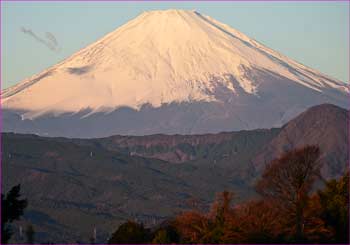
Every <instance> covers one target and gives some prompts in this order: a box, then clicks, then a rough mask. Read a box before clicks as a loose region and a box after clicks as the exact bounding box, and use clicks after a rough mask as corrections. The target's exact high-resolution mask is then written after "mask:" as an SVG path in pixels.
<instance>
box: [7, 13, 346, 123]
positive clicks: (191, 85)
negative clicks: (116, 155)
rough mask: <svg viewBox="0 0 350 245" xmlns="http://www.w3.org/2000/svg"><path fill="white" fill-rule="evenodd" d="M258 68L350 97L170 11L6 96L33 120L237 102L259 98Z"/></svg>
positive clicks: (207, 23)
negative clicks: (224, 96) (220, 91)
mask: <svg viewBox="0 0 350 245" xmlns="http://www.w3.org/2000/svg"><path fill="white" fill-rule="evenodd" d="M253 69H260V70H262V69H263V70H267V71H273V72H274V73H276V74H278V75H280V76H283V77H286V78H288V79H290V80H293V81H295V82H297V83H300V84H302V85H304V86H307V87H309V88H311V89H313V90H317V91H322V89H323V88H324V87H335V88H337V89H340V90H344V91H347V87H346V86H344V85H343V84H342V83H341V82H337V81H334V80H331V79H329V78H327V77H325V76H324V75H322V74H320V73H319V72H316V71H314V70H311V69H309V68H307V67H304V66H302V65H300V64H298V63H296V62H294V61H292V60H290V59H288V58H287V57H285V56H283V55H281V54H279V53H277V52H274V51H273V50H271V49H269V48H267V47H265V46H263V45H261V44H259V43H258V42H256V41H255V40H252V39H250V38H249V37H247V36H246V35H244V34H243V33H241V32H239V31H237V30H235V29H233V28H231V27H229V26H227V25H225V24H222V23H220V22H218V21H216V20H214V19H212V18H210V17H208V16H204V15H201V14H199V13H198V12H196V11H185V10H165V11H149V12H144V13H142V14H141V15H139V16H138V17H137V18H135V19H133V20H131V21H129V22H128V23H126V24H125V25H123V26H121V27H120V28H118V29H116V30H115V31H113V32H111V33H109V34H107V35H106V36H105V37H103V38H102V39H100V40H99V41H97V42H95V43H93V44H91V45H90V46H88V47H86V48H84V49H82V50H81V51H79V52H77V53H76V54H74V55H72V56H71V57H69V58H68V59H66V60H65V61H63V62H62V63H60V64H57V65H55V66H53V67H52V68H50V69H48V70H45V71H43V72H42V73H40V74H38V75H36V76H33V77H31V78H29V79H26V80H24V81H23V82H21V83H19V84H18V85H15V86H13V87H11V88H9V89H6V90H4V91H3V94H2V96H3V97H2V98H3V107H4V108H11V109H19V110H28V111H30V112H29V115H31V116H32V117H33V116H35V115H40V114H42V113H45V112H48V111H54V112H74V111H79V110H81V109H84V108H90V109H92V110H108V109H115V108H118V107H121V106H128V107H131V108H135V109H138V108H140V106H142V105H144V104H151V105H152V106H154V107H159V106H161V105H162V104H165V103H172V102H186V101H187V102H188V101H217V100H220V98H218V97H217V96H216V95H215V91H216V89H217V88H218V87H225V88H227V89H228V90H230V91H231V92H232V94H233V95H236V96H238V95H239V91H238V90H243V91H244V92H245V93H248V94H252V95H256V96H258V95H259V85H260V84H259V81H256V80H254V79H252V78H251V77H249V71H250V70H253ZM232 77H233V78H234V79H235V80H236V81H237V83H236V84H233V83H232V79H231V78H232ZM52 91H54V93H53V92H52Z"/></svg>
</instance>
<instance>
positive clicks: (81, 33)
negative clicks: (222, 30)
mask: <svg viewBox="0 0 350 245" xmlns="http://www.w3.org/2000/svg"><path fill="white" fill-rule="evenodd" d="M169 8H176V9H196V10H197V11H198V12H200V13H203V14H206V15H210V16H211V17H213V18H215V19H217V20H219V21H221V22H223V23H225V24H228V25H230V26H232V27H233V28H235V29H238V30H239V31H241V32H243V33H245V34H247V35H248V36H250V37H252V38H254V39H256V40H258V41H259V42H261V43H263V44H265V45H267V46H269V47H270V48H272V49H275V50H277V51H279V52H282V53H283V54H285V55H287V56H289V57H290V58H293V59H295V60H297V61H299V62H301V63H303V64H305V65H307V66H310V67H312V68H315V69H317V70H319V71H321V72H323V73H326V74H328V75H331V76H333V77H335V78H338V79H340V80H342V81H348V80H349V46H348V45H349V2H299V3H297V2H246V3H243V2H27V3H25V2H2V8H1V28H2V29H1V30H2V33H1V43H2V50H1V51H2V52H1V59H2V74H1V75H2V88H6V87H8V86H11V85H13V84H15V83H17V82H19V81H20V80H21V79H23V78H26V77H29V76H31V75H34V74H36V73H37V72H40V71H41V70H43V69H45V68H47V67H49V66H51V65H54V64H56V63H57V62H59V61H61V60H63V59H64V58H66V57H68V56H69V55H71V54H72V53H74V52H76V51H78V50H79V49H81V48H83V47H85V46H86V45H88V44H90V43H92V42H93V41H95V40H97V39H99V38H100V37H102V36H103V35H104V34H106V33H108V32H110V31H113V30H114V29H116V28H117V27H119V26H120V25H122V24H124V23H126V22H127V21H128V20H130V19H132V18H134V17H136V16H137V15H138V14H140V13H142V12H143V11H147V10H152V9H169ZM22 27H24V28H26V29H31V30H32V31H33V32H34V33H35V34H36V35H37V36H39V37H40V38H44V37H45V33H46V32H50V33H52V34H54V36H55V37H56V39H57V40H58V43H59V46H60V51H59V52H55V51H52V50H50V49H49V48H48V47H46V46H45V45H44V44H43V43H40V42H38V41H37V40H35V39H34V38H33V37H31V36H29V35H28V34H25V33H23V32H21V28H22Z"/></svg>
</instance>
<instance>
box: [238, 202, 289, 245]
mask: <svg viewBox="0 0 350 245" xmlns="http://www.w3.org/2000/svg"><path fill="white" fill-rule="evenodd" d="M236 213H237V216H238V224H239V227H240V235H241V240H240V243H265V244H268V243H277V242H284V234H283V233H281V230H282V229H281V214H280V212H279V210H278V209H276V208H275V207H274V206H273V204H272V203H271V202H268V201H267V200H252V201H249V202H246V203H244V204H242V205H241V206H239V208H238V209H237V210H236Z"/></svg>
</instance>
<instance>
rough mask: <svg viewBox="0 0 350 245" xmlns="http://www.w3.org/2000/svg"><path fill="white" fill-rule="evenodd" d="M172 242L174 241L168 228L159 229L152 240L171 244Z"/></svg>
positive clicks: (157, 242) (156, 242)
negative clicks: (167, 230)
mask: <svg viewBox="0 0 350 245" xmlns="http://www.w3.org/2000/svg"><path fill="white" fill-rule="evenodd" d="M171 242H172V241H171V239H170V237H169V236H168V233H167V232H166V230H159V231H158V232H157V233H156V234H155V236H154V238H153V240H152V243H154V244H170V243H171Z"/></svg>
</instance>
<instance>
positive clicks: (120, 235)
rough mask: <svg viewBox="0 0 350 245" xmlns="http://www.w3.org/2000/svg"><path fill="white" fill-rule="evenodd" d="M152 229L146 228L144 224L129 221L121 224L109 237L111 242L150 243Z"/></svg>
mask: <svg viewBox="0 0 350 245" xmlns="http://www.w3.org/2000/svg"><path fill="white" fill-rule="evenodd" d="M150 237H151V234H150V231H149V230H148V229H145V228H144V226H143V224H138V223H136V222H133V221H127V222H126V223H124V224H122V225H121V226H119V228H118V230H117V231H116V232H114V233H113V235H112V237H111V238H110V239H109V241H108V243H109V244H122V243H124V244H127V243H134V244H141V243H149V241H150Z"/></svg>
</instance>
